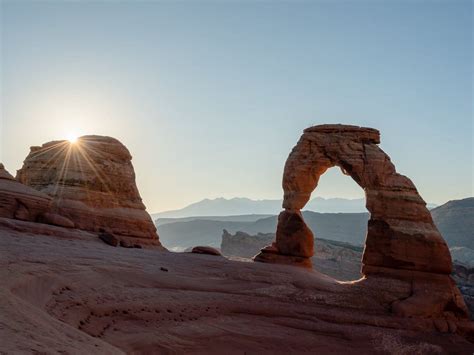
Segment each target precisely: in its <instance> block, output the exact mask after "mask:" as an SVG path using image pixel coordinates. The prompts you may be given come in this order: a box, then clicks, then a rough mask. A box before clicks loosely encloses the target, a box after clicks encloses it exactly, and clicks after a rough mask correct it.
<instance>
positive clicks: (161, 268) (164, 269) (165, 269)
mask: <svg viewBox="0 0 474 355" xmlns="http://www.w3.org/2000/svg"><path fill="white" fill-rule="evenodd" d="M160 270H161V271H166V272H168V269H167V268H165V267H160Z"/></svg>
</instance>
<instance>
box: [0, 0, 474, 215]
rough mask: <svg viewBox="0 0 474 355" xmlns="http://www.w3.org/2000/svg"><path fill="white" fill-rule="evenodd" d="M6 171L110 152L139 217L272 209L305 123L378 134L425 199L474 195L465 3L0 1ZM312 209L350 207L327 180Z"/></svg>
mask: <svg viewBox="0 0 474 355" xmlns="http://www.w3.org/2000/svg"><path fill="white" fill-rule="evenodd" d="M1 4H2V5H1V10H2V17H1V30H2V37H1V44H2V54H1V56H0V57H1V60H2V62H1V69H2V77H1V84H2V95H1V98H2V110H1V113H2V119H1V124H2V126H1V129H2V131H1V132H0V139H1V144H0V148H1V150H0V154H1V156H0V161H3V162H4V163H5V165H6V167H7V168H8V169H9V170H10V171H12V172H14V171H15V170H16V169H18V168H19V167H20V166H21V163H22V160H23V159H24V157H25V156H26V155H27V153H28V150H29V146H30V145H38V144H41V143H43V142H46V141H49V140H52V139H60V138H63V137H65V136H67V135H68V134H70V133H71V132H75V133H77V134H91V133H94V134H104V135H110V136H115V137H117V138H119V139H120V140H121V141H122V142H123V143H124V144H126V145H127V146H128V148H129V149H130V151H131V152H132V155H133V156H134V160H133V163H134V165H135V170H136V172H137V179H138V184H139V188H140V191H141V193H142V196H143V198H144V201H145V203H146V204H147V206H148V210H150V211H151V212H156V211H160V210H166V209H172V208H177V207H181V206H183V205H185V204H188V203H191V202H194V201H196V200H199V199H202V198H205V197H210V198H213V197H218V196H224V197H234V196H246V197H250V198H280V197H281V195H282V191H281V174H282V170H283V165H284V162H285V159H286V157H287V156H288V153H289V152H290V150H291V148H292V147H293V145H294V144H295V143H296V142H297V140H298V138H299V136H300V134H301V132H302V130H303V129H304V128H305V127H307V126H310V125H313V124H321V123H336V122H337V123H350V124H357V125H364V126H370V127H375V128H378V129H380V130H381V133H382V144H381V146H382V148H383V149H384V150H385V151H386V152H387V153H388V154H389V155H390V156H391V157H392V160H393V161H394V163H395V164H396V166H397V168H398V170H399V172H401V173H403V174H406V175H407V176H409V177H410V178H411V179H412V180H413V181H414V182H415V184H416V185H417V187H418V189H419V190H420V192H421V194H422V196H423V197H424V198H425V200H427V201H430V202H435V203H443V202H445V201H447V200H449V199H455V198H462V197H467V196H472V195H473V138H472V137H473V134H474V132H473V123H472V119H473V116H472V113H473V106H472V105H473V96H472V81H473V76H472V59H473V58H472V52H473V51H472V49H473V48H472V46H473V45H472V30H473V28H472V3H471V2H470V1H464V2H463V1H447V0H446V1H375V0H374V1H332V2H330V1H298V2H252V1H245V2H243V1H242V2H240V1H232V2H218V1H212V2H199V1H193V2H187V1H182V2H131V1H130V2H126V1H125V2H124V1H122V2H120V3H118V2H113V1H112V2H102V3H99V2H96V3H94V2H72V3H66V2H59V1H56V2H41V1H35V2H29V1H21V2H18V1H15V2H14V1H1ZM316 195H320V196H323V197H350V198H355V197H360V196H362V191H361V190H360V189H359V188H358V187H357V186H356V185H355V184H354V183H353V182H352V181H351V180H350V178H348V177H344V176H342V175H341V174H340V173H336V172H333V171H331V172H329V173H328V174H327V176H325V177H324V179H322V181H321V184H320V189H318V191H317V193H316Z"/></svg>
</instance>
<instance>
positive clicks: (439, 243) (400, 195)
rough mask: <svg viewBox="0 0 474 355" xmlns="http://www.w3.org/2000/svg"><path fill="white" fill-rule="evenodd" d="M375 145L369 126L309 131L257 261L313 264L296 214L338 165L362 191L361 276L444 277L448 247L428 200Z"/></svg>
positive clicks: (307, 235)
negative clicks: (270, 238)
mask: <svg viewBox="0 0 474 355" xmlns="http://www.w3.org/2000/svg"><path fill="white" fill-rule="evenodd" d="M379 143H380V134H379V131H377V130H375V129H372V128H365V127H357V126H348V125H320V126H314V127H310V128H308V129H306V130H305V131H304V133H303V135H302V136H301V138H300V140H299V141H298V143H297V145H296V146H295V147H294V148H293V150H292V152H291V153H290V155H289V157H288V160H287V161H286V164H285V169H284V174H283V190H284V201H283V207H284V208H285V211H283V212H282V213H281V214H280V216H279V223H278V228H277V237H276V242H275V243H274V245H273V246H272V247H269V248H266V249H265V250H263V251H262V253H261V254H259V255H258V256H257V257H256V260H257V261H274V262H283V263H296V264H302V265H304V266H311V264H310V261H309V257H311V256H312V255H313V235H312V233H311V231H310V230H309V229H308V228H307V226H306V224H305V223H304V221H303V218H302V216H301V213H300V210H301V209H302V208H303V207H304V205H305V204H306V203H307V202H308V200H309V198H310V195H311V193H312V191H313V190H314V189H315V188H316V187H317V185H318V180H319V177H320V176H321V175H322V174H324V172H325V171H326V170H327V169H329V168H331V167H334V166H338V167H340V168H341V170H342V171H343V173H344V174H346V175H349V176H351V177H352V178H353V179H354V180H355V181H356V182H357V184H359V185H360V186H361V187H362V189H364V191H365V195H366V201H367V205H366V207H367V210H368V211H369V212H370V215H371V217H370V220H369V223H368V229H367V238H366V244H365V250H364V256H363V267H362V273H363V274H364V275H367V274H370V273H378V272H381V271H383V269H384V268H392V269H403V270H414V271H424V272H434V273H441V274H449V273H450V272H451V268H452V264H451V256H450V253H449V249H448V247H447V245H446V243H445V242H444V240H443V238H442V237H441V235H440V233H439V232H438V230H437V228H436V227H435V225H434V223H433V220H432V218H431V214H430V212H429V211H428V209H427V208H426V204H425V201H423V199H422V198H421V197H420V195H419V194H418V192H417V190H416V187H415V186H414V184H413V183H412V182H411V180H410V179H408V178H407V177H406V176H403V175H400V174H398V173H397V172H396V169H395V166H394V165H393V163H392V162H391V161H390V157H389V156H388V155H387V154H385V152H384V151H383V150H382V149H380V147H379V146H378V144H379Z"/></svg>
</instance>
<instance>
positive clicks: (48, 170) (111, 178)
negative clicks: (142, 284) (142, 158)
mask: <svg viewBox="0 0 474 355" xmlns="http://www.w3.org/2000/svg"><path fill="white" fill-rule="evenodd" d="M131 159H132V156H131V155H130V152H129V151H128V150H127V148H126V147H125V146H124V145H123V144H121V143H120V142H119V141H118V140H116V139H114V138H110V137H103V136H83V137H81V138H79V139H78V141H77V142H76V143H74V144H72V143H70V142H68V141H54V142H49V143H46V144H43V145H42V146H41V147H32V148H31V151H30V154H29V155H28V157H27V158H26V159H25V161H24V164H23V167H22V168H21V169H20V170H19V171H18V174H17V180H18V181H19V182H21V183H23V184H25V185H28V186H30V187H32V188H34V189H36V190H38V191H40V192H43V193H45V194H47V195H48V196H50V197H52V199H53V210H54V212H57V213H59V214H61V215H63V216H65V217H67V218H69V219H71V220H72V221H73V222H74V224H75V227H76V228H78V229H82V230H87V231H93V232H104V231H105V232H108V233H112V234H114V235H115V236H117V237H118V238H119V240H120V241H122V242H124V243H137V242H138V243H139V244H142V245H150V246H152V245H154V246H158V247H160V246H161V244H160V242H159V239H158V235H157V233H156V227H155V226H154V224H153V222H152V220H151V218H150V216H149V215H148V213H147V212H146V210H145V206H144V204H143V202H142V200H141V197H140V194H139V192H138V189H137V186H136V183H135V172H134V169H133V166H132V163H131Z"/></svg>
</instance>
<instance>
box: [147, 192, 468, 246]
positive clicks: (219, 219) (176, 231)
mask: <svg viewBox="0 0 474 355" xmlns="http://www.w3.org/2000/svg"><path fill="white" fill-rule="evenodd" d="M212 201H215V200H212ZM227 201H229V200H227ZM349 201H354V200H349ZM303 215H304V218H305V221H306V223H307V224H308V226H309V227H310V228H311V230H312V231H313V232H314V234H315V235H316V238H324V239H329V240H335V241H341V242H347V243H351V244H354V245H363V243H364V241H365V234H366V231H367V220H368V218H369V214H368V213H317V212H312V211H304V212H303ZM432 215H433V219H434V221H435V223H436V225H437V226H438V228H439V229H440V231H441V234H442V235H443V237H444V238H445V240H446V241H447V243H448V245H449V246H450V247H455V246H457V247H468V248H470V249H474V198H467V199H464V200H457V201H450V202H448V203H446V204H444V205H442V206H440V207H438V208H435V209H433V210H432ZM276 224H277V216H276V215H270V216H269V215H266V214H264V215H261V214H252V215H249V214H247V215H245V214H244V215H234V216H220V215H217V216H216V215H214V216H205V215H204V216H197V217H184V218H158V219H157V220H156V225H157V226H158V233H159V235H160V240H161V242H162V243H163V245H165V246H166V247H168V248H170V249H174V250H183V249H186V248H188V247H191V246H196V245H211V246H214V247H219V245H220V241H221V235H222V230H223V229H227V230H228V231H229V232H230V233H236V232H237V231H242V232H246V233H249V234H257V233H273V232H275V230H276Z"/></svg>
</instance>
